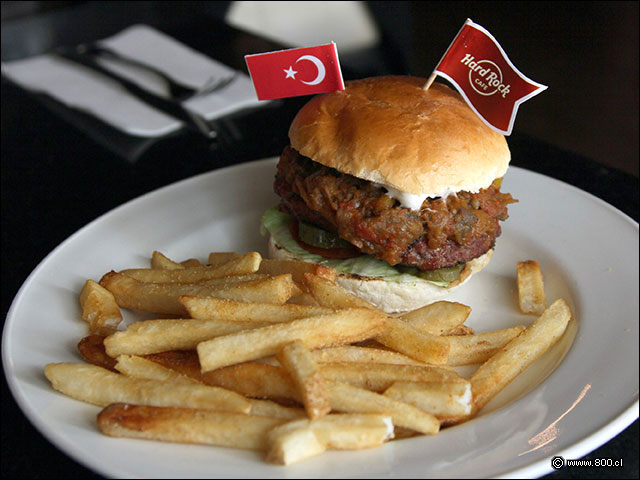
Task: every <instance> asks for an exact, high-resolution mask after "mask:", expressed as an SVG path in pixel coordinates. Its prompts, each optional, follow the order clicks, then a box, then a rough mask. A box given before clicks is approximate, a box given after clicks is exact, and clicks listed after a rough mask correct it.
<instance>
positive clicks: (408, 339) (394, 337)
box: [376, 317, 449, 365]
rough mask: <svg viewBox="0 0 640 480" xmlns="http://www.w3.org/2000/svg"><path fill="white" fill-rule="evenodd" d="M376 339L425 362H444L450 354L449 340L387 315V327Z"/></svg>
mask: <svg viewBox="0 0 640 480" xmlns="http://www.w3.org/2000/svg"><path fill="white" fill-rule="evenodd" d="M376 340H377V341H378V342H380V343H382V344H383V345H386V346H387V347H389V348H392V349H393V350H396V351H397V352H400V353H403V354H404V355H407V356H408V357H411V358H413V359H415V360H418V361H420V362H424V363H432V364H439V365H440V364H444V363H446V362H447V358H448V356H449V342H448V341H447V340H445V339H443V338H442V337H439V336H437V335H431V334H430V333H425V332H422V331H420V330H418V329H417V328H415V327H412V326H411V325H409V324H408V323H406V322H405V321H404V320H402V319H400V318H394V317H387V318H386V321H385V328H384V330H383V331H382V333H380V334H379V335H378V336H376Z"/></svg>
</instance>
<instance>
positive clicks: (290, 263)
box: [258, 259, 337, 285]
mask: <svg viewBox="0 0 640 480" xmlns="http://www.w3.org/2000/svg"><path fill="white" fill-rule="evenodd" d="M258 272H259V273H266V274H268V275H281V274H283V273H291V275H292V276H293V281H294V282H296V283H297V284H298V285H304V283H305V280H304V275H305V274H310V275H317V276H318V277H322V278H325V279H327V280H330V281H332V282H333V281H335V279H336V276H337V272H336V271H335V270H334V269H333V268H329V267H325V266H323V265H317V264H315V263H309V262H302V261H299V260H270V259H264V260H262V263H261V264H260V268H259V269H258Z"/></svg>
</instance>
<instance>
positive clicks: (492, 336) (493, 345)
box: [442, 325, 525, 365]
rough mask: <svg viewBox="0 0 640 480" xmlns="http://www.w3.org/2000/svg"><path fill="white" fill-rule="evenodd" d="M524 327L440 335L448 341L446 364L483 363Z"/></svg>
mask: <svg viewBox="0 0 640 480" xmlns="http://www.w3.org/2000/svg"><path fill="white" fill-rule="evenodd" d="M524 329H525V326H524V325H519V326H517V327H511V328H505V329H502V330H493V331H491V332H484V333H479V334H477V335H455V336H445V337H442V338H444V339H446V340H447V341H448V342H449V347H450V349H449V359H448V360H447V365H473V364H477V363H483V362H485V361H487V360H488V359H489V358H490V357H492V356H493V355H494V354H495V353H497V352H498V350H500V349H501V348H502V347H504V346H505V345H506V344H507V343H509V342H510V341H511V340H513V339H514V338H516V337H517V336H518V335H520V334H521V333H522V331H523V330H524Z"/></svg>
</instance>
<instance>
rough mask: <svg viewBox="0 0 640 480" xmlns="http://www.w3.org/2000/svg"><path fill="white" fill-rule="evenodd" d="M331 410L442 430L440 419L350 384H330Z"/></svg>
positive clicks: (418, 429)
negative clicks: (363, 414)
mask: <svg viewBox="0 0 640 480" xmlns="http://www.w3.org/2000/svg"><path fill="white" fill-rule="evenodd" d="M327 387H328V389H329V398H330V399H331V408H332V409H333V410H337V411H341V412H347V413H381V414H385V415H390V416H391V419H392V421H393V425H394V426H395V425H397V426H400V427H405V428H410V429H411V430H415V431H416V432H420V433H424V434H426V435H433V434H435V433H438V431H439V430H440V422H439V421H438V419H437V418H436V417H434V416H433V415H431V414H430V413H427V412H425V411H423V410H420V409H419V408H416V407H414V406H413V405H409V404H408V403H404V402H399V401H398V400H394V399H392V398H389V397H385V396H384V395H380V394H378V393H374V392H370V391H369V390H364V389H362V388H358V387H354V386H352V385H347V384H346V383H340V382H332V381H327Z"/></svg>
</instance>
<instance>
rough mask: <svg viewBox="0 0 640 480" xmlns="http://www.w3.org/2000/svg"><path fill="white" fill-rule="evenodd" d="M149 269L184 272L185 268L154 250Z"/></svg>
mask: <svg viewBox="0 0 640 480" xmlns="http://www.w3.org/2000/svg"><path fill="white" fill-rule="evenodd" d="M151 268H154V269H157V270H184V268H185V267H184V265H181V264H180V263H177V262H174V261H173V260H171V259H170V258H168V257H166V256H165V255H163V254H162V253H160V252H158V251H157V250H154V251H153V253H152V254H151Z"/></svg>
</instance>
